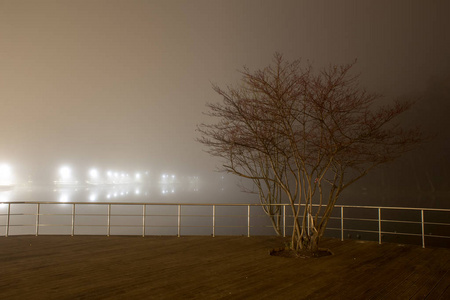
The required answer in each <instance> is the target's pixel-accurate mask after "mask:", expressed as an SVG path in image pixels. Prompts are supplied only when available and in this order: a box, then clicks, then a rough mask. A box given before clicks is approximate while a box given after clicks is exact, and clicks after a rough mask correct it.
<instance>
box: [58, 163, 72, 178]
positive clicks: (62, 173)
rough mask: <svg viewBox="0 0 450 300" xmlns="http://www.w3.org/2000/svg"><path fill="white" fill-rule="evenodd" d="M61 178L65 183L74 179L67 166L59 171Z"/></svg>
mask: <svg viewBox="0 0 450 300" xmlns="http://www.w3.org/2000/svg"><path fill="white" fill-rule="evenodd" d="M59 176H60V178H61V180H63V181H64V180H70V179H71V177H72V170H71V169H70V168H69V167H67V166H64V167H61V168H60V169H59Z"/></svg>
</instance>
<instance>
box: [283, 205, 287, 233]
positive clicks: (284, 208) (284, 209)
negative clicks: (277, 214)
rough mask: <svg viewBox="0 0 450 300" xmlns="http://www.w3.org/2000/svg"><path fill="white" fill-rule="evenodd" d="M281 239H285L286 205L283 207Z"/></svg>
mask: <svg viewBox="0 0 450 300" xmlns="http://www.w3.org/2000/svg"><path fill="white" fill-rule="evenodd" d="M283 237H286V204H285V205H283Z"/></svg>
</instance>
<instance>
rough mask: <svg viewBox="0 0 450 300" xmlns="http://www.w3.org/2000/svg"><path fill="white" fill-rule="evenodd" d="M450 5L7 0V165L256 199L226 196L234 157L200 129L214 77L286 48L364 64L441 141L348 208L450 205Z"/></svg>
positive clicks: (380, 174)
mask: <svg viewBox="0 0 450 300" xmlns="http://www.w3.org/2000/svg"><path fill="white" fill-rule="evenodd" d="M449 11H450V3H449V2H448V1H390V0H386V1H359V0H355V1H339V2H337V1H297V0H292V1H276V0H273V1H271V0H268V1H264V0H263V1H256V0H255V1H237V0H236V1H230V0H227V1H209V0H204V1H198V0H189V1H133V0H131V1H130V0H127V1H111V0H105V1H45V0H44V1H31V0H28V1H21V0H18V1H3V0H0V163H8V164H9V165H11V166H12V167H13V168H14V171H15V173H16V174H17V176H18V178H20V179H21V181H23V182H27V181H29V180H30V181H33V182H34V183H38V184H39V185H44V186H46V185H49V186H51V184H52V183H53V181H54V180H55V179H56V177H57V174H58V168H59V167H60V166H62V165H70V166H71V167H72V169H73V172H74V174H77V176H78V177H79V178H80V180H82V179H81V178H85V177H86V176H87V173H88V171H89V169H90V168H93V167H95V168H97V169H99V170H101V172H103V173H105V172H107V171H108V170H123V171H124V172H129V173H130V174H134V172H145V171H148V172H149V173H150V174H151V176H153V177H152V178H155V180H156V181H157V180H159V179H158V178H160V176H161V175H162V174H165V173H170V174H176V175H177V176H180V178H181V177H183V176H184V177H188V176H198V177H199V178H200V180H201V188H200V189H199V191H196V192H197V193H198V195H200V194H201V196H196V197H191V196H189V197H188V198H189V199H190V200H189V201H191V200H192V201H194V200H195V199H199V198H201V199H203V200H204V201H206V200H205V199H212V200H211V202H213V201H223V202H227V201H229V202H241V201H246V200H247V199H249V198H246V197H248V194H240V193H238V192H239V187H237V185H236V181H237V179H234V178H233V177H232V176H231V175H227V179H226V180H227V181H226V182H227V183H226V184H227V190H228V191H229V194H228V195H227V196H226V197H223V198H221V197H216V196H215V195H216V194H215V193H220V191H221V189H222V187H221V186H220V184H218V183H217V182H220V178H221V176H222V174H221V173H216V172H215V170H216V169H217V168H219V167H220V162H219V161H217V160H216V159H214V158H212V157H210V156H209V155H208V154H207V153H205V152H204V151H203V149H202V145H200V144H199V143H197V142H196V141H195V138H196V137H197V133H196V125H197V124H199V123H201V122H203V121H206V120H207V119H206V117H205V116H204V115H203V114H202V113H203V112H204V111H205V110H206V108H205V103H207V102H218V101H221V99H220V97H219V96H218V95H217V94H215V93H214V91H213V90H212V88H211V84H212V83H216V84H218V85H220V86H226V85H228V84H236V83H238V82H239V79H240V75H239V73H238V72H237V70H239V69H241V68H242V67H243V66H244V65H245V66H248V67H249V68H250V69H251V70H254V69H256V68H262V67H265V66H266V65H267V64H269V63H270V61H271V59H272V55H273V53H274V52H276V51H279V52H281V53H283V54H284V56H285V57H286V58H287V59H288V60H293V59H297V58H303V59H304V60H309V61H311V62H312V63H313V64H314V65H315V66H317V67H320V66H324V65H327V64H329V63H337V64H340V63H348V62H351V61H353V60H354V59H357V64H356V67H355V71H356V72H359V73H360V74H361V77H360V78H361V85H362V86H364V87H366V88H367V89H368V90H369V91H372V92H378V93H381V94H383V95H384V96H385V98H384V99H385V101H386V102H389V101H392V100H393V99H396V98H410V99H414V100H417V104H416V106H415V108H414V109H413V110H412V111H411V112H410V113H409V114H408V115H407V116H405V118H404V121H405V122H406V123H408V124H410V125H414V124H419V125H420V124H422V125H423V128H424V129H425V130H426V131H427V132H428V133H429V134H430V136H433V138H432V139H430V140H429V141H428V142H427V143H426V144H424V145H423V146H422V147H420V149H417V150H416V151H414V152H412V153H409V154H407V155H405V156H404V157H402V158H401V159H399V160H398V161H397V162H394V163H392V164H390V165H388V166H385V167H382V168H379V169H378V170H376V171H374V173H373V174H370V175H369V176H367V178H364V179H363V180H362V181H361V182H359V183H358V184H356V185H355V186H354V187H353V188H352V189H351V190H349V191H348V193H347V194H346V195H345V197H344V199H343V201H344V202H346V203H350V202H361V201H362V202H364V203H365V204H368V203H371V204H383V205H385V204H392V203H400V204H402V205H412V206H416V205H417V206H437V207H447V208H448V207H449V201H448V199H449V188H450V187H449V184H448V182H449V179H450V178H449V171H448V167H449V158H448V153H449V151H448V150H449V140H450V139H449V134H448V133H447V129H448V128H449V126H448V125H449V124H448V123H449V121H448V118H447V116H448V113H449V103H450V102H449V100H450V99H449V97H450V92H449V81H450V77H449V76H450V74H449V72H448V70H450V56H449V53H450V19H449V18H448V12H449ZM150 187H151V189H153V190H152V191H153V192H152V193H153V194H152V195H154V197H153V198H152V199H156V198H158V199H159V198H160V197H162V195H161V193H160V190H159V187H157V185H156V184H153V185H151V184H150ZM380 191H382V192H380ZM210 192H211V194H209V193H210ZM36 193H37V192H36ZM52 193H53V191H52ZM52 193H50V194H51V195H54V194H52ZM408 193H409V194H408ZM410 194H412V195H413V196H414V199H413V200H411V198H410V197H409V195H410ZM21 195H22V196H20V197H18V198H17V197H16V196H15V197H16V200H17V199H22V197H25V196H23V195H24V194H21ZM156 195H158V196H156ZM175 195H176V197H172V196H171V198H170V200H171V201H173V202H177V201H187V200H186V199H182V197H187V196H183V194H182V193H176V194H175ZM236 195H239V196H236ZM430 195H431V196H430ZM419 196H420V197H419ZM46 197H49V198H52V197H53V196H45V197H44V196H42V198H46ZM55 197H56V196H55ZM80 197H81V196H80ZM82 197H85V196H82ZM86 197H89V196H86ZM418 197H419V198H418ZM433 197H434V198H433ZM399 199H405V200H399ZM433 199H434V200H433ZM203 200H198V201H203ZM145 201H146V200H145ZM152 201H153V200H152ZM249 201H257V200H255V198H254V197H252V198H251V200H249ZM396 201H397V202H396Z"/></svg>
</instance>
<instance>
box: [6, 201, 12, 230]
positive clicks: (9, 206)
mask: <svg viewBox="0 0 450 300" xmlns="http://www.w3.org/2000/svg"><path fill="white" fill-rule="evenodd" d="M10 219H11V203H8V217H7V221H6V233H5V237H8V235H9V221H10Z"/></svg>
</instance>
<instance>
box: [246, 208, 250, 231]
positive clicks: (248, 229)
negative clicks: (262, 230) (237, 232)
mask: <svg viewBox="0 0 450 300" xmlns="http://www.w3.org/2000/svg"><path fill="white" fill-rule="evenodd" d="M247 237H250V205H247Z"/></svg>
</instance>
